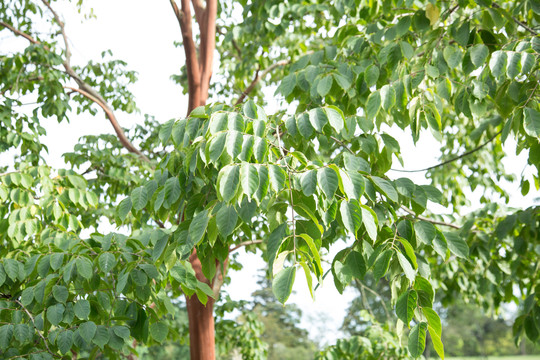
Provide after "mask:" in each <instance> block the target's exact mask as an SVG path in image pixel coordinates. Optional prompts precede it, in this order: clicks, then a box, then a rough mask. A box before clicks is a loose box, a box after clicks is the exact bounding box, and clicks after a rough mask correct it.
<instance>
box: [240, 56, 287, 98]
mask: <svg viewBox="0 0 540 360" xmlns="http://www.w3.org/2000/svg"><path fill="white" fill-rule="evenodd" d="M290 62H291V61H290V60H280V61H278V62H276V63H274V64H272V65H270V66H269V67H268V68H267V69H266V70H264V71H263V72H262V74H261V75H257V76H256V77H255V79H253V81H252V82H251V84H249V86H248V87H247V88H246V90H244V91H243V92H242V94H241V95H240V97H239V98H238V100H236V102H235V103H234V105H238V104H241V103H242V102H243V101H244V99H245V98H246V96H248V95H249V93H250V92H252V91H253V89H255V86H257V84H258V83H259V82H260V81H261V80H262V79H264V78H265V77H266V75H268V74H269V73H270V72H271V71H273V70H274V69H275V68H277V67H280V66H285V65H287V64H289V63H290Z"/></svg>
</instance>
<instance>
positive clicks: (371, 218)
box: [360, 204, 377, 241]
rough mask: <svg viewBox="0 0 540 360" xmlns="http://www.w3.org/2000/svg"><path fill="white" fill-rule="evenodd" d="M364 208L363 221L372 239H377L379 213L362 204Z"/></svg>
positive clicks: (362, 208) (361, 206)
mask: <svg viewBox="0 0 540 360" xmlns="http://www.w3.org/2000/svg"><path fill="white" fill-rule="evenodd" d="M360 208H361V210H362V222H363V224H364V227H365V228H366V231H367V233H368V236H369V237H370V238H371V240H373V241H376V240H377V215H376V214H375V212H374V211H373V210H371V209H370V208H369V207H367V206H366V205H363V204H360Z"/></svg>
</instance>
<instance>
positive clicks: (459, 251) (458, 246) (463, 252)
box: [444, 232, 469, 259]
mask: <svg viewBox="0 0 540 360" xmlns="http://www.w3.org/2000/svg"><path fill="white" fill-rule="evenodd" d="M444 237H445V238H446V243H447V245H448V249H449V250H450V251H451V252H452V253H453V254H454V255H456V256H459V257H461V258H464V259H466V258H468V257H469V245H467V243H466V242H465V240H463V239H462V238H461V236H459V235H458V234H456V233H453V232H445V233H444Z"/></svg>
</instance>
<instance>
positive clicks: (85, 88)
mask: <svg viewBox="0 0 540 360" xmlns="http://www.w3.org/2000/svg"><path fill="white" fill-rule="evenodd" d="M42 1H44V2H45V3H46V4H48V3H47V2H46V0H42ZM50 9H51V8H50ZM51 11H52V12H53V16H55V18H57V16H58V15H56V13H55V12H54V11H53V10H52V9H51ZM57 21H59V22H60V20H59V19H57ZM60 23H61V22H60ZM61 24H62V25H61V29H62V34H63V36H65V34H64V30H63V23H61ZM0 25H2V26H4V27H5V28H7V29H8V30H10V31H11V32H13V33H14V34H15V35H18V36H22V37H24V38H25V39H26V40H28V41H29V42H31V43H32V44H35V45H42V44H41V42H39V41H38V40H36V39H34V38H33V37H32V36H30V35H28V34H26V33H24V32H23V31H20V30H18V29H16V28H14V27H13V26H11V25H9V24H7V23H5V22H0ZM64 41H65V42H66V60H65V61H64V62H63V63H62V65H63V67H64V69H65V70H66V74H68V76H69V77H71V78H72V79H73V80H75V82H76V83H77V85H79V89H75V88H72V87H66V88H67V89H71V90H73V91H76V92H78V93H80V94H82V95H84V96H85V97H86V98H88V99H90V100H92V101H94V102H95V103H97V104H98V105H99V106H101V108H103V110H104V111H105V113H106V114H107V118H108V119H109V121H110V122H111V124H112V126H113V128H114V131H115V132H116V135H117V136H118V138H119V140H120V142H121V143H122V145H123V146H124V147H125V148H126V149H127V150H128V151H129V152H132V153H135V154H137V155H139V156H140V157H141V159H143V160H144V161H147V162H149V161H150V160H149V159H148V158H147V157H146V156H145V155H144V154H143V153H142V152H141V151H140V150H139V149H137V148H136V147H135V146H134V145H133V144H132V143H131V142H130V141H129V139H128V138H127V137H126V135H125V133H124V130H123V129H122V128H121V127H120V125H119V124H118V121H117V120H116V116H115V115H114V112H113V110H112V109H111V108H110V107H109V105H108V104H107V101H105V99H103V97H102V96H101V95H100V94H99V93H98V92H97V91H96V90H94V89H93V88H92V87H91V86H90V85H88V84H87V83H86V82H85V81H84V80H82V79H81V78H80V77H79V75H77V73H75V71H74V70H73V68H72V67H71V66H70V64H69V62H68V61H69V57H68V54H69V47H68V44H67V37H64ZM43 48H44V49H45V50H47V51H51V49H50V48H49V47H48V46H45V45H43Z"/></svg>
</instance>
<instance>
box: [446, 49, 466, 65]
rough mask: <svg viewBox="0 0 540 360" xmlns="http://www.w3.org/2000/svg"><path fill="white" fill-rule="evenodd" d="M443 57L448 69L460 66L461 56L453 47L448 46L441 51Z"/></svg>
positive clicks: (459, 51) (458, 50)
mask: <svg viewBox="0 0 540 360" xmlns="http://www.w3.org/2000/svg"><path fill="white" fill-rule="evenodd" d="M443 57H444V60H445V61H446V63H447V64H448V66H449V67H450V68H452V69H453V68H456V67H458V66H459V64H461V61H462V59H463V54H462V53H461V50H460V49H459V48H458V47H457V46H455V45H448V46H446V47H445V48H444V50H443Z"/></svg>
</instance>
